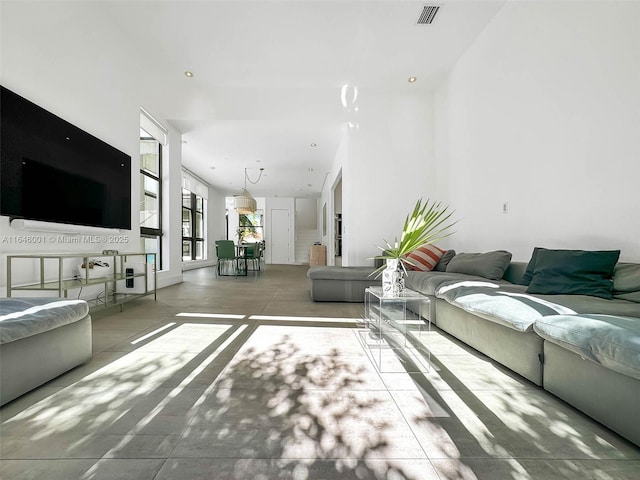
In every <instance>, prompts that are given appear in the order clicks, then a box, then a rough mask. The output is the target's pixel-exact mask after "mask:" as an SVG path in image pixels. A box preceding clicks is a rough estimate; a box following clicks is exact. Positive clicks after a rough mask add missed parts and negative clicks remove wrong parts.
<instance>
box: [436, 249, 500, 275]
mask: <svg viewBox="0 0 640 480" xmlns="http://www.w3.org/2000/svg"><path fill="white" fill-rule="evenodd" d="M509 262H511V252H507V251H506V250H495V251H493V252H486V253H458V254H457V255H456V256H454V257H453V258H452V259H451V261H450V262H449V265H447V270H446V271H447V272H452V273H466V274H467V275H476V276H478V277H484V278H488V279H490V280H500V279H501V278H502V276H503V275H504V271H505V270H506V269H507V267H508V266H509Z"/></svg>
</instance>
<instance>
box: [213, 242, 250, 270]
mask: <svg viewBox="0 0 640 480" xmlns="http://www.w3.org/2000/svg"><path fill="white" fill-rule="evenodd" d="M216 256H217V257H218V263H217V266H216V276H231V275H229V274H223V273H222V271H223V266H224V265H228V264H229V263H231V265H232V267H233V275H234V276H237V275H238V272H239V271H240V270H241V268H240V263H239V262H240V260H242V261H244V262H246V260H245V259H244V258H243V257H239V256H238V255H237V254H236V246H235V245H234V243H233V240H216ZM244 274H245V275H246V268H245V270H244Z"/></svg>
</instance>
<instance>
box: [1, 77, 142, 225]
mask: <svg viewBox="0 0 640 480" xmlns="http://www.w3.org/2000/svg"><path fill="white" fill-rule="evenodd" d="M0 89H1V91H0V113H1V124H0V184H1V186H0V188H1V192H0V214H1V215H6V216H9V217H12V218H22V219H28V220H40V221H45V222H55V223H68V224H74V225H87V226H93V227H105V228H120V229H126V230H130V229H131V157H130V156H129V155H127V154H125V153H124V152H121V151H120V150H118V149H116V148H114V147H112V146H110V145H108V144H107V143H105V142H103V141H102V140H100V139H98V138H96V137H94V136H93V135H91V134H89V133H87V132H85V131H83V130H81V129H80V128H78V127H75V126H73V125H72V124H70V123H69V122H67V121H65V120H63V119H62V118H60V117H57V116H56V115H54V114H52V113H50V112H48V111H47V110H45V109H43V108H41V107H39V106H38V105H36V104H34V103H32V102H30V101H28V100H26V99H24V98H22V97H21V96H20V95H18V94H16V93H14V92H12V91H10V90H8V89H7V88H5V87H1V86H0Z"/></svg>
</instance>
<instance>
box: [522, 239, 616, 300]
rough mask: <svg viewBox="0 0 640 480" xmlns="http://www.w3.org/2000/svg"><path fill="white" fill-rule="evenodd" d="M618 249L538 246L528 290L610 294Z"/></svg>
mask: <svg viewBox="0 0 640 480" xmlns="http://www.w3.org/2000/svg"><path fill="white" fill-rule="evenodd" d="M619 257H620V250H600V251H585V250H547V249H544V248H540V249H538V251H537V253H536V259H535V267H534V269H533V277H532V278H531V282H530V283H529V287H528V288H527V292H528V293H539V294H548V295H560V294H566V295H591V296H594V297H602V298H612V287H613V280H612V276H613V269H614V268H615V266H616V263H617V262H618V258H619Z"/></svg>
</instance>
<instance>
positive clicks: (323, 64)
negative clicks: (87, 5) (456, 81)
mask: <svg viewBox="0 0 640 480" xmlns="http://www.w3.org/2000/svg"><path fill="white" fill-rule="evenodd" d="M504 3H505V0H499V1H488V0H487V1H485V0H471V1H455V0H448V1H447V0H444V1H443V0H440V1H437V2H419V1H404V0H388V1H372V0H369V1H364V0H360V1H350V0H333V1H331V0H288V1H277V0H273V1H272V0H266V1H265V0H263V1H244V0H233V1H218V0H204V1H192V0H180V1H179V0H174V1H153V2H147V1H126V2H107V3H106V4H103V6H104V8H105V9H106V11H105V14H106V15H109V16H110V17H111V18H112V19H113V21H114V22H115V24H116V25H117V27H118V28H119V29H120V31H119V32H118V34H121V35H124V36H125V38H127V40H128V41H129V42H130V43H131V45H132V49H134V50H135V51H136V53H137V54H138V56H139V58H140V61H141V62H144V63H145V68H146V69H148V70H150V72H151V77H152V78H149V94H151V95H157V96H159V98H161V101H159V102H154V103H156V104H159V105H163V109H164V110H163V111H162V112H160V113H161V114H162V115H163V116H164V117H165V118H166V119H167V120H168V121H169V122H170V123H171V125H172V126H173V127H174V128H176V129H177V130H178V131H180V132H181V133H182V134H183V141H186V143H184V144H183V164H184V166H185V167H187V168H188V169H189V170H191V171H192V172H193V173H195V174H197V175H198V176H200V177H201V178H203V179H204V180H205V181H207V182H208V183H210V184H211V185H213V186H215V187H217V188H219V189H222V190H223V191H225V192H227V193H231V194H236V193H239V191H240V189H241V188H242V186H243V183H244V169H245V168H247V169H248V173H249V177H250V178H251V179H252V180H255V178H256V177H257V176H258V174H259V168H261V167H262V168H264V176H263V178H262V179H261V180H260V182H259V183H258V184H256V185H251V184H249V185H248V187H250V188H249V190H250V192H251V193H252V194H253V195H254V196H275V195H278V196H286V197H291V196H293V197H303V196H317V195H319V193H320V191H321V188H322V184H323V182H324V179H325V176H326V173H327V172H328V171H329V170H330V168H331V164H332V161H333V159H334V156H335V153H336V149H337V147H338V144H339V141H340V138H341V136H342V134H343V132H344V130H345V128H346V121H347V112H346V110H345V109H344V108H343V106H342V104H341V101H340V92H341V89H342V87H343V85H350V86H358V88H360V89H368V88H374V89H382V90H390V91H391V90H393V91H398V90H401V89H410V88H413V89H423V90H432V89H433V88H434V86H436V85H437V83H438V82H439V81H440V80H441V79H442V78H443V77H444V75H446V73H447V72H448V71H449V69H450V68H451V67H452V66H453V65H454V64H455V62H456V61H457V59H458V58H459V57H460V55H462V53H464V51H465V50H466V48H467V47H468V46H469V45H470V44H471V43H472V42H473V41H474V40H475V38H476V37H477V36H478V34H479V33H480V32H481V31H482V30H483V28H484V27H485V26H486V25H487V23H488V22H489V21H490V20H491V19H492V18H493V17H494V16H495V14H496V13H497V11H498V10H499V9H500V8H501V7H502V5H503V4H504ZM424 5H440V6H441V8H440V11H439V12H438V14H437V15H436V18H435V21H434V23H433V24H431V25H417V24H416V22H417V19H418V17H419V15H420V13H421V12H422V8H423V6H424ZM186 70H190V71H192V72H193V74H194V76H193V78H187V77H186V76H185V75H184V72H185V71H186ZM410 76H416V77H417V78H418V80H417V82H415V83H413V84H410V83H409V82H408V81H407V79H408V77H410ZM312 143H315V144H317V146H316V147H311V146H310V145H311V144H312ZM212 167H215V168H212ZM309 169H313V171H309Z"/></svg>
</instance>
